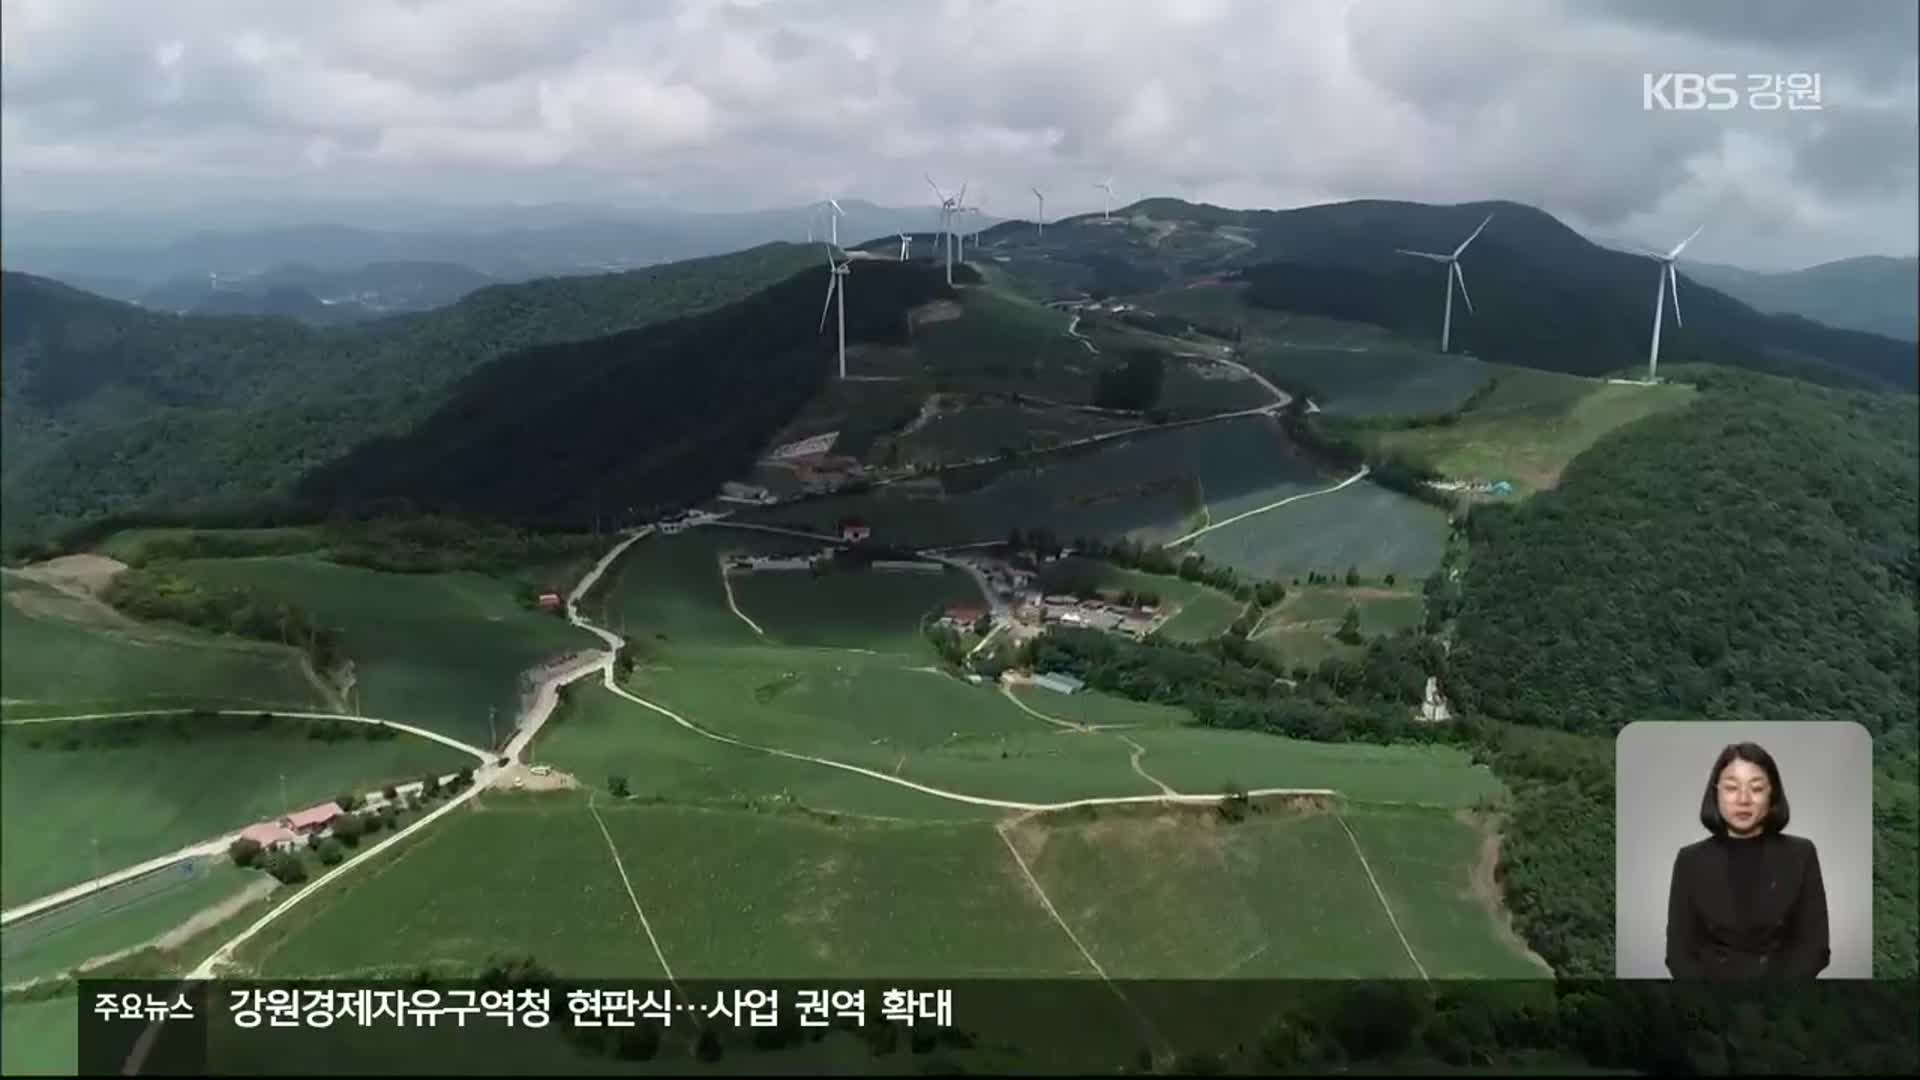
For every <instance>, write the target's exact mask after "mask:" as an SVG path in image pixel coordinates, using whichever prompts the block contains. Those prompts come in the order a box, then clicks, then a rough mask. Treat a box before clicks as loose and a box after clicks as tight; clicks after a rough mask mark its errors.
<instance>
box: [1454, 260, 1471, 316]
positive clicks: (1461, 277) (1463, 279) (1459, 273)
mask: <svg viewBox="0 0 1920 1080" xmlns="http://www.w3.org/2000/svg"><path fill="white" fill-rule="evenodd" d="M1452 265H1453V280H1455V281H1457V282H1459V283H1460V299H1462V300H1465V301H1466V302H1467V310H1468V311H1472V310H1473V297H1471V296H1468V295H1467V275H1466V271H1464V270H1461V269H1460V264H1459V263H1453V264H1452Z"/></svg>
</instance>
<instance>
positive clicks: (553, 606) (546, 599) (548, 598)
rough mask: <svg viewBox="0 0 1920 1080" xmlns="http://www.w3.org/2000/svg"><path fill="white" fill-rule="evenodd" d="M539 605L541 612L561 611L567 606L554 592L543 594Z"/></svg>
mask: <svg viewBox="0 0 1920 1080" xmlns="http://www.w3.org/2000/svg"><path fill="white" fill-rule="evenodd" d="M538 603H539V604H540V610H541V611H559V610H560V609H561V608H562V607H565V606H566V602H565V601H563V600H561V599H560V594H559V593H552V592H543V593H541V594H540V599H539V601H538Z"/></svg>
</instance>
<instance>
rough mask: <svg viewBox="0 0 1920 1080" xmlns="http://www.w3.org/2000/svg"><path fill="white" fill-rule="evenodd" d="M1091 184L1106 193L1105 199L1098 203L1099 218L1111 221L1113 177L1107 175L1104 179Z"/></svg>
mask: <svg viewBox="0 0 1920 1080" xmlns="http://www.w3.org/2000/svg"><path fill="white" fill-rule="evenodd" d="M1093 186H1094V187H1097V188H1099V189H1100V190H1101V191H1104V192H1106V193H1107V197H1106V199H1105V200H1103V201H1102V202H1101V204H1100V220H1101V221H1112V220H1113V177H1111V176H1109V177H1107V178H1106V180H1105V181H1103V182H1101V183H1098V184H1095V185H1093Z"/></svg>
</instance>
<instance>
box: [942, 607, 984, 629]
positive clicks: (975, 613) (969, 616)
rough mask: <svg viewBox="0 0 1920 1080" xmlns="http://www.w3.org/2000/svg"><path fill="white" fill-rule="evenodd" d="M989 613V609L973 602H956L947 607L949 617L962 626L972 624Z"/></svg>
mask: <svg viewBox="0 0 1920 1080" xmlns="http://www.w3.org/2000/svg"><path fill="white" fill-rule="evenodd" d="M986 614H987V609H986V608H983V607H974V606H972V605H971V604H954V605H952V606H951V607H949V608H947V618H948V619H950V620H951V621H953V622H956V623H959V624H961V625H962V626H972V625H973V624H974V623H976V622H979V621H980V620H981V618H983V617H984V616H985V615H986Z"/></svg>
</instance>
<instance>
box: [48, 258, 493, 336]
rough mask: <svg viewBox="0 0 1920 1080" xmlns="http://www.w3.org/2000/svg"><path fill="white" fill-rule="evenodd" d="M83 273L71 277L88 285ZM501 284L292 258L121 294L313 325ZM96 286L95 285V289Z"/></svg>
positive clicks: (442, 267)
mask: <svg viewBox="0 0 1920 1080" xmlns="http://www.w3.org/2000/svg"><path fill="white" fill-rule="evenodd" d="M86 280H88V279H87V278H85V277H84V276H82V277H79V278H75V279H70V280H68V282H67V283H68V284H72V285H74V286H75V287H76V288H81V289H86V288H87V286H86V285H85V284H84V282H85V281H86ZM492 284H496V282H495V280H494V279H493V278H491V277H488V276H487V275H485V274H482V273H480V272H479V271H477V270H470V269H468V268H467V267H464V266H460V265H457V264H454V263H434V262H384V263H369V264H367V265H366V266H360V267H354V268H351V269H344V270H322V269H319V268H317V267H312V266H305V265H302V264H299V263H286V264H283V265H280V266H276V267H273V268H272V269H270V270H267V271H266V272H264V273H261V274H257V275H254V276H251V277H241V278H235V277H233V276H231V275H229V276H222V277H213V276H209V275H205V274H195V275H192V276H187V277H176V278H171V279H169V280H167V281H164V282H161V283H160V284H159V285H156V286H154V287H153V288H150V289H145V290H139V289H135V290H134V291H133V292H132V293H131V294H126V293H124V292H118V291H117V292H113V293H110V294H107V295H111V296H113V297H115V298H116V299H126V300H131V301H133V302H134V303H137V304H139V305H140V306H141V307H144V308H149V309H151V310H154V311H166V312H172V313H174V314H177V315H262V316H270V315H277V316H282V317H285V318H290V319H295V320H297V321H300V322H304V323H308V324H310V325H313V326H338V325H341V324H343V323H349V322H359V321H362V320H366V319H377V318H380V317H382V316H384V315H394V314H399V313H402V312H408V311H431V310H433V309H434V308H438V307H445V306H447V305H448V304H451V303H454V302H455V301H457V300H459V299H460V298H461V297H463V296H466V295H467V294H468V293H471V292H473V291H475V290H477V289H482V288H485V287H486V286H488V285H492ZM88 291H94V290H88Z"/></svg>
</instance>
